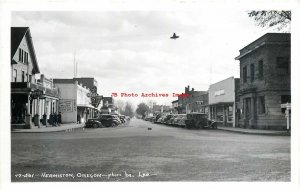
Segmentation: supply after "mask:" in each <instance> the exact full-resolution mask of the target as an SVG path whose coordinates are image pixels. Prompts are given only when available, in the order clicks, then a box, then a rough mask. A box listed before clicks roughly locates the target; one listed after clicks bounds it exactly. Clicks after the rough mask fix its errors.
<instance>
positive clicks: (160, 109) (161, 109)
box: [152, 104, 171, 115]
mask: <svg viewBox="0 0 300 190" xmlns="http://www.w3.org/2000/svg"><path fill="white" fill-rule="evenodd" d="M170 112H171V108H170V106H167V105H156V104H154V105H153V107H152V113H153V115H157V114H160V113H170Z"/></svg>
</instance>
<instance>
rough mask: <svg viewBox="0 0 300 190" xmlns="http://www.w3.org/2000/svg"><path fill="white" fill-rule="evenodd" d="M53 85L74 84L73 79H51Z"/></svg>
mask: <svg viewBox="0 0 300 190" xmlns="http://www.w3.org/2000/svg"><path fill="white" fill-rule="evenodd" d="M53 83H62V84H74V83H75V81H74V79H58V78H56V79H53Z"/></svg>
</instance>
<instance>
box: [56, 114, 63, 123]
mask: <svg viewBox="0 0 300 190" xmlns="http://www.w3.org/2000/svg"><path fill="white" fill-rule="evenodd" d="M57 122H58V125H60V124H62V122H61V112H58V115H57Z"/></svg>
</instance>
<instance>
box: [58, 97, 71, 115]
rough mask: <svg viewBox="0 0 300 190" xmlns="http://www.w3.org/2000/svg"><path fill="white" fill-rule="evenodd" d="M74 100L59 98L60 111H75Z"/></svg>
mask: <svg viewBox="0 0 300 190" xmlns="http://www.w3.org/2000/svg"><path fill="white" fill-rule="evenodd" d="M73 108H74V100H59V111H60V112H61V113H69V112H73V110H74V109H73Z"/></svg>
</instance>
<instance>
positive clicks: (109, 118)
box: [99, 114, 122, 127]
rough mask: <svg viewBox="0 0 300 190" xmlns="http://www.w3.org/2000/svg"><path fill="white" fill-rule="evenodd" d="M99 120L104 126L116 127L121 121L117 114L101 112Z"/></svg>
mask: <svg viewBox="0 0 300 190" xmlns="http://www.w3.org/2000/svg"><path fill="white" fill-rule="evenodd" d="M99 120H100V122H101V123H102V125H104V126H105V127H116V126H118V125H120V124H121V123H122V122H121V120H120V118H119V116H118V115H111V114H101V115H100V116H99Z"/></svg>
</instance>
